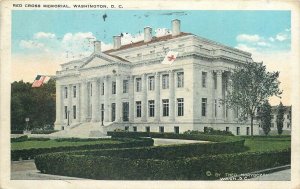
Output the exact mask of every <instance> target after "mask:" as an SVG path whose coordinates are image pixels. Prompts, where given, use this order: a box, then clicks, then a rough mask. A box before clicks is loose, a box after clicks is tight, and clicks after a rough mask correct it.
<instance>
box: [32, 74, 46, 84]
mask: <svg viewBox="0 0 300 189" xmlns="http://www.w3.org/2000/svg"><path fill="white" fill-rule="evenodd" d="M46 78H47V76H45V75H37V76H36V78H35V80H34V82H33V83H32V86H31V87H40V86H42V85H43V84H44V82H46Z"/></svg>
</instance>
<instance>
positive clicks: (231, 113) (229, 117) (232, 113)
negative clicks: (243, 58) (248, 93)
mask: <svg viewBox="0 0 300 189" xmlns="http://www.w3.org/2000/svg"><path fill="white" fill-rule="evenodd" d="M227 76H228V84H227V87H228V88H227V92H226V95H227V94H228V91H231V90H232V88H231V72H230V71H229V72H228V75H227ZM225 98H226V96H225ZM228 120H229V121H233V120H234V111H233V109H231V108H228Z"/></svg>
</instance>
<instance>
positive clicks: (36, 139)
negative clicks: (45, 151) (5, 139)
mask: <svg viewBox="0 0 300 189" xmlns="http://www.w3.org/2000/svg"><path fill="white" fill-rule="evenodd" d="M47 140H50V138H29V137H28V136H27V135H24V136H20V137H17V138H11V139H10V142H25V141H47Z"/></svg>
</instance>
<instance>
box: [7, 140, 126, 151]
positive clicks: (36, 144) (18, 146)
mask: <svg viewBox="0 0 300 189" xmlns="http://www.w3.org/2000/svg"><path fill="white" fill-rule="evenodd" d="M108 143H109V144H118V143H122V141H118V140H113V139H102V140H101V139H99V140H95V141H77V142H70V141H61V142H59V141H56V140H47V141H24V142H12V143H11V149H12V150H23V149H30V148H51V147H60V146H81V145H91V144H108Z"/></svg>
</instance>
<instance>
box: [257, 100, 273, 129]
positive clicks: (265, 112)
mask: <svg viewBox="0 0 300 189" xmlns="http://www.w3.org/2000/svg"><path fill="white" fill-rule="evenodd" d="M271 114H272V107H271V105H270V103H269V102H268V101H266V102H265V103H264V104H263V105H262V107H261V109H260V115H259V116H260V118H261V127H262V129H263V131H264V133H265V135H268V134H269V132H270V131H271V121H272V115H271Z"/></svg>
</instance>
